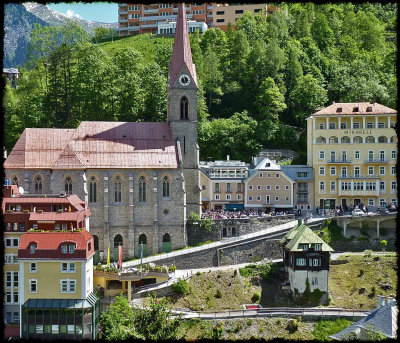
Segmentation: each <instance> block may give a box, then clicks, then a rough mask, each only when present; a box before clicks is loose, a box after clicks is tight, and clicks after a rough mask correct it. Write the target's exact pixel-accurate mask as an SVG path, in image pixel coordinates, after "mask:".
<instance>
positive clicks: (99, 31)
mask: <svg viewBox="0 0 400 343" xmlns="http://www.w3.org/2000/svg"><path fill="white" fill-rule="evenodd" d="M109 35H110V30H109V29H107V28H106V27H95V28H94V35H93V41H94V42H95V43H99V42H100V41H101V40H102V39H104V38H106V37H108V36H109Z"/></svg>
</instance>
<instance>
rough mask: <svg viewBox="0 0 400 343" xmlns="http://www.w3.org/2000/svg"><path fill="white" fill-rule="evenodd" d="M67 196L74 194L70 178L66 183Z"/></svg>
mask: <svg viewBox="0 0 400 343" xmlns="http://www.w3.org/2000/svg"><path fill="white" fill-rule="evenodd" d="M64 188H65V194H72V180H71V178H70V177H69V176H68V177H67V178H66V179H65V182H64Z"/></svg>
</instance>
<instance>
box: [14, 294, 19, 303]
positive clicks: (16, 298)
mask: <svg viewBox="0 0 400 343" xmlns="http://www.w3.org/2000/svg"><path fill="white" fill-rule="evenodd" d="M13 298H14V299H13V300H14V304H18V292H14V293H13Z"/></svg>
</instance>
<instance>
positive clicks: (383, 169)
mask: <svg viewBox="0 0 400 343" xmlns="http://www.w3.org/2000/svg"><path fill="white" fill-rule="evenodd" d="M385 169H386V168H385V167H384V166H380V167H379V175H385Z"/></svg>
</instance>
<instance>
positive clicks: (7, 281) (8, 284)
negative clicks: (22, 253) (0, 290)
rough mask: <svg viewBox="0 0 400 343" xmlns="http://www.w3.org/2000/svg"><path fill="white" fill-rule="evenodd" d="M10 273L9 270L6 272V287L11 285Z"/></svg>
mask: <svg viewBox="0 0 400 343" xmlns="http://www.w3.org/2000/svg"><path fill="white" fill-rule="evenodd" d="M11 274H12V273H11V272H6V287H11V285H12V280H11Z"/></svg>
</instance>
